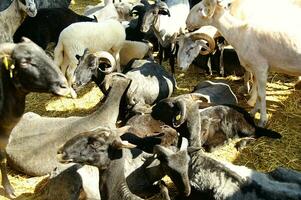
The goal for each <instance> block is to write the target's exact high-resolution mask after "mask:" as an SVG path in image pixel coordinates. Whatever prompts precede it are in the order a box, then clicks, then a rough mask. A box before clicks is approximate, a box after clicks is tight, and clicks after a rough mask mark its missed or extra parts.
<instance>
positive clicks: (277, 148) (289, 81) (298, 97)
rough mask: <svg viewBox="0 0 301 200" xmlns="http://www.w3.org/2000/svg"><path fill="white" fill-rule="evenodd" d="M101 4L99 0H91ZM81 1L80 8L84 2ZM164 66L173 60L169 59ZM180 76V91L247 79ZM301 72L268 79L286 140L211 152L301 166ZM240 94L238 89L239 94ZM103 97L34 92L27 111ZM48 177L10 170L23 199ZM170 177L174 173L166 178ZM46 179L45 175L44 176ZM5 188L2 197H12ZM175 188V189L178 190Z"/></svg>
mask: <svg viewBox="0 0 301 200" xmlns="http://www.w3.org/2000/svg"><path fill="white" fill-rule="evenodd" d="M75 2H76V4H75V6H76V8H74V5H73V9H74V10H76V11H78V12H79V13H80V12H83V7H84V6H85V5H87V2H86V1H75ZM90 2H91V4H95V3H96V2H98V1H96V0H93V1H90ZM78 3H81V4H83V5H80V8H79V9H77V8H78ZM164 66H168V64H167V63H164ZM176 79H177V82H178V86H179V87H180V90H178V91H175V94H174V95H178V94H183V93H188V92H190V91H192V89H193V87H194V86H195V85H196V84H197V83H199V82H200V81H202V80H208V79H210V80H213V79H215V80H217V79H221V80H225V81H227V82H228V83H229V84H230V85H231V87H232V88H233V90H234V92H235V93H236V94H237V91H238V88H239V86H241V85H242V84H243V81H242V80H241V79H240V78H238V77H235V76H229V77H226V78H219V77H208V76H204V73H203V72H200V70H199V69H196V68H195V67H193V68H190V69H189V70H188V71H187V72H185V73H184V72H180V71H177V72H176ZM295 81H296V78H291V77H287V76H285V75H279V74H272V75H270V76H269V83H268V85H267V107H268V114H269V124H268V128H270V129H273V130H275V131H278V132H279V133H281V135H282V136H283V138H282V139H280V140H273V139H269V138H260V139H258V140H256V141H255V142H254V143H252V144H249V145H248V146H247V147H246V148H244V149H243V150H242V151H241V152H238V151H237V150H236V149H235V147H234V146H235V143H236V142H237V141H238V140H237V139H236V140H234V141H231V142H230V143H229V144H228V145H225V146H224V147H221V148H219V149H218V150H217V151H215V152H214V153H212V154H210V156H212V157H214V158H217V159H220V160H227V161H231V162H233V163H235V164H239V165H245V166H247V167H250V168H252V169H256V170H259V171H263V172H267V171H271V170H273V169H275V168H276V167H278V166H283V167H288V168H292V169H296V170H298V171H301V148H300V146H301V91H295V90H294V89H293V83H294V82H295ZM237 95H238V94H237ZM101 98H102V93H101V92H100V91H99V89H98V88H97V87H96V86H95V85H94V84H89V85H88V86H87V87H86V88H85V89H84V90H83V91H81V92H80V93H79V98H78V99H70V98H64V97H54V96H52V95H49V94H30V95H28V97H27V99H26V111H32V112H36V113H38V114H40V115H42V116H52V117H58V116H60V117H67V116H71V115H79V116H83V115H86V114H89V113H91V112H93V111H94V110H95V109H96V108H97V103H98V102H99V101H100V99H101ZM238 99H239V104H240V105H241V106H243V107H245V108H246V109H248V110H249V109H250V107H249V106H247V104H246V101H247V97H245V96H243V95H238ZM45 177H47V176H44V177H32V178H30V177H27V176H25V175H22V174H20V173H18V172H16V171H14V170H9V179H10V180H11V183H12V185H13V187H14V188H15V189H16V193H17V195H18V197H17V199H19V200H31V199H37V197H36V196H35V195H34V194H33V193H34V190H35V187H36V186H37V185H39V186H38V187H42V186H41V185H43V181H42V180H43V179H45ZM165 180H167V181H168V182H170V181H169V180H168V179H165ZM44 181H45V180H44ZM3 193H4V192H3V189H2V188H0V200H2V199H7V198H5V197H4V195H3ZM172 193H174V189H173V192H172Z"/></svg>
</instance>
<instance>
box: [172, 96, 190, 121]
mask: <svg viewBox="0 0 301 200" xmlns="http://www.w3.org/2000/svg"><path fill="white" fill-rule="evenodd" d="M175 105H176V106H177V107H178V108H179V109H180V113H178V114H177V116H174V117H173V119H172V124H173V126H174V127H179V126H181V125H182V124H183V123H184V121H185V119H186V111H187V109H186V104H185V102H184V101H183V100H178V101H177V102H176V103H175Z"/></svg>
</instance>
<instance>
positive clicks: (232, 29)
mask: <svg viewBox="0 0 301 200" xmlns="http://www.w3.org/2000/svg"><path fill="white" fill-rule="evenodd" d="M211 25H212V26H214V27H215V28H217V29H218V30H219V32H220V33H221V34H222V35H223V36H224V38H225V39H226V41H228V42H229V44H231V45H232V46H233V47H234V49H237V48H236V47H238V46H239V45H241V41H243V40H242V39H239V38H241V37H242V35H241V31H240V30H244V29H246V28H248V25H247V24H246V23H244V22H243V21H241V20H239V19H237V18H235V17H234V16H232V15H231V14H230V13H229V12H228V11H226V10H225V9H224V8H223V7H222V6H219V5H217V6H216V9H215V13H214V15H213V20H212V24H211Z"/></svg>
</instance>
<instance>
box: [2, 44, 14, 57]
mask: <svg viewBox="0 0 301 200" xmlns="http://www.w3.org/2000/svg"><path fill="white" fill-rule="evenodd" d="M15 47H16V44H14V43H2V44H0V57H2V56H10V55H11V54H12V52H13V50H14V48H15Z"/></svg>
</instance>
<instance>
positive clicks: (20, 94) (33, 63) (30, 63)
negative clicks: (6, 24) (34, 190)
mask: <svg viewBox="0 0 301 200" xmlns="http://www.w3.org/2000/svg"><path fill="white" fill-rule="evenodd" d="M0 56H1V62H0V70H1V73H0V74H1V79H0V90H1V91H0V94H1V95H0V96H1V98H0V108H1V110H0V134H1V148H0V163H1V164H0V168H1V173H2V185H3V187H4V190H5V192H6V194H7V195H8V196H9V197H13V196H14V189H13V187H12V186H11V184H10V182H9V179H8V177H7V172H6V152H5V147H6V145H7V140H8V136H9V135H10V134H11V132H12V129H13V128H14V127H15V126H16V124H17V123H18V122H19V121H20V119H21V117H22V115H23V113H24V110H25V97H26V95H27V94H28V93H29V92H47V93H54V94H57V95H62V96H65V95H67V94H69V88H68V87H67V81H66V79H65V77H64V76H63V74H62V73H61V72H60V71H59V69H58V68H57V66H55V65H54V63H53V61H52V60H50V58H49V57H48V56H47V55H46V54H45V53H44V51H43V50H42V49H41V48H40V47H38V46H37V45H36V44H34V43H33V42H31V41H30V40H29V39H27V38H23V41H22V42H21V43H18V44H13V43H2V44H1V45H0Z"/></svg>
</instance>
